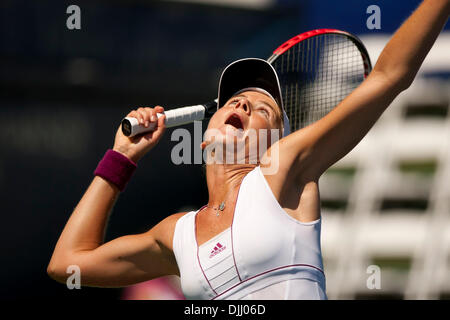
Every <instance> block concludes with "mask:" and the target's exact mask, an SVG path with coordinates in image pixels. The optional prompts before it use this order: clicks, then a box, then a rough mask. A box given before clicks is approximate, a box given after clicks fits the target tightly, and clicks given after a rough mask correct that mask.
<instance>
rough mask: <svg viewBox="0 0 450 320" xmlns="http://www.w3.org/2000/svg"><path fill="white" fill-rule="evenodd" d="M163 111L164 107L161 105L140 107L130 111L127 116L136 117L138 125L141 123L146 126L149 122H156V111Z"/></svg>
mask: <svg viewBox="0 0 450 320" xmlns="http://www.w3.org/2000/svg"><path fill="white" fill-rule="evenodd" d="M163 112H164V108H163V107H161V106H156V107H155V108H149V107H140V108H138V109H137V110H133V111H131V112H130V113H129V114H128V115H127V116H128V117H133V118H136V119H137V120H138V121H139V124H140V125H143V126H145V127H146V128H147V127H148V126H149V125H150V124H151V123H156V122H158V117H157V113H163ZM158 125H159V123H158Z"/></svg>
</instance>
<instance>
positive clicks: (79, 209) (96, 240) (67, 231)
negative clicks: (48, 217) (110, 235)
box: [51, 176, 119, 263]
mask: <svg viewBox="0 0 450 320" xmlns="http://www.w3.org/2000/svg"><path fill="white" fill-rule="evenodd" d="M118 195H119V190H118V188H117V187H116V186H114V185H113V184H112V183H110V182H107V181H106V180H104V179H103V178H100V177H98V176H96V177H95V178H94V180H93V181H92V183H91V185H90V186H89V188H88V189H87V190H86V192H85V194H84V195H83V197H82V198H81V200H80V202H79V203H78V205H77V206H76V208H75V210H74V211H73V213H72V215H71V216H70V218H69V221H68V222H67V223H66V226H65V227H64V230H63V232H62V233H61V236H60V238H59V240H58V242H57V244H56V247H55V250H54V252H53V256H52V261H54V260H55V259H56V260H58V259H64V257H65V256H66V255H70V254H73V253H75V252H77V251H87V250H93V249H95V248H97V247H98V246H100V245H101V244H102V243H103V239H104V234H105V229H106V224H107V221H108V217H109V214H110V212H111V210H112V208H113V207H114V204H115V202H116V200H117V198H118ZM52 261H51V263H52Z"/></svg>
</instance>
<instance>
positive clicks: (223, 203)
mask: <svg viewBox="0 0 450 320" xmlns="http://www.w3.org/2000/svg"><path fill="white" fill-rule="evenodd" d="M223 209H225V201H222V203H221V204H220V206H219V210H220V211H223Z"/></svg>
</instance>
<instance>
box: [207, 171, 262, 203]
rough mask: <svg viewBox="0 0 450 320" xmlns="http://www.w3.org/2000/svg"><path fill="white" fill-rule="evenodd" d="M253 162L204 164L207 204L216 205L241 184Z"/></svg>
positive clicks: (226, 198)
mask: <svg viewBox="0 0 450 320" xmlns="http://www.w3.org/2000/svg"><path fill="white" fill-rule="evenodd" d="M255 166H256V165H255V164H232V165H229V164H210V165H207V166H206V182H207V185H208V194H209V202H208V205H209V206H214V207H218V206H219V205H220V204H221V203H222V202H223V201H227V200H228V198H229V196H231V194H232V193H233V191H236V190H235V189H237V187H238V186H240V185H241V182H242V180H243V179H244V177H245V175H246V174H247V173H249V172H250V171H251V170H253V169H254V168H255Z"/></svg>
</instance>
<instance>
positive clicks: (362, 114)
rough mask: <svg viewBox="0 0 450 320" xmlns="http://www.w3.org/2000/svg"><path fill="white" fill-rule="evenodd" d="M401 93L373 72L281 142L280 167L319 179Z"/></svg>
mask: <svg viewBox="0 0 450 320" xmlns="http://www.w3.org/2000/svg"><path fill="white" fill-rule="evenodd" d="M400 92H401V90H400V89H399V88H398V87H397V86H396V84H395V83H392V82H390V81H389V79H388V78H387V77H385V76H384V75H383V74H381V73H377V72H372V73H371V74H370V75H369V77H368V78H367V79H366V80H365V81H364V82H363V83H362V84H361V85H360V86H359V87H358V88H356V89H355V90H354V91H353V92H352V93H351V94H350V95H349V96H347V97H346V98H345V99H344V100H343V101H342V102H341V103H340V104H339V105H338V106H336V107H335V108H334V109H333V110H332V111H331V112H330V113H328V114H327V115H326V116H325V117H323V118H322V119H320V120H318V121H316V122H315V123H313V124H311V125H309V126H307V127H305V128H303V129H301V130H298V131H296V132H293V133H292V134H290V135H289V136H287V137H285V138H283V139H281V140H280V163H279V166H280V168H284V170H285V171H286V172H289V175H290V176H291V177H293V176H295V177H297V178H296V179H300V180H308V181H310V180H315V179H318V178H319V177H320V175H321V174H322V173H323V172H324V171H325V170H326V169H328V168H329V167H330V166H331V165H333V164H334V163H335V162H337V161H338V160H339V159H341V158H342V157H343V156H345V155H346V154H347V153H348V152H350V151H351V150H352V149H353V148H354V147H355V146H356V145H357V144H358V143H359V142H360V141H361V139H362V138H363V137H364V136H365V135H366V133H367V132H368V131H369V129H370V128H371V127H372V126H373V125H374V123H375V122H376V121H377V119H378V118H379V117H380V115H381V114H382V113H383V111H384V110H385V109H386V108H387V107H388V106H389V104H390V103H391V102H392V100H393V99H394V98H395V97H396V96H397V95H398V94H399V93H400Z"/></svg>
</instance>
